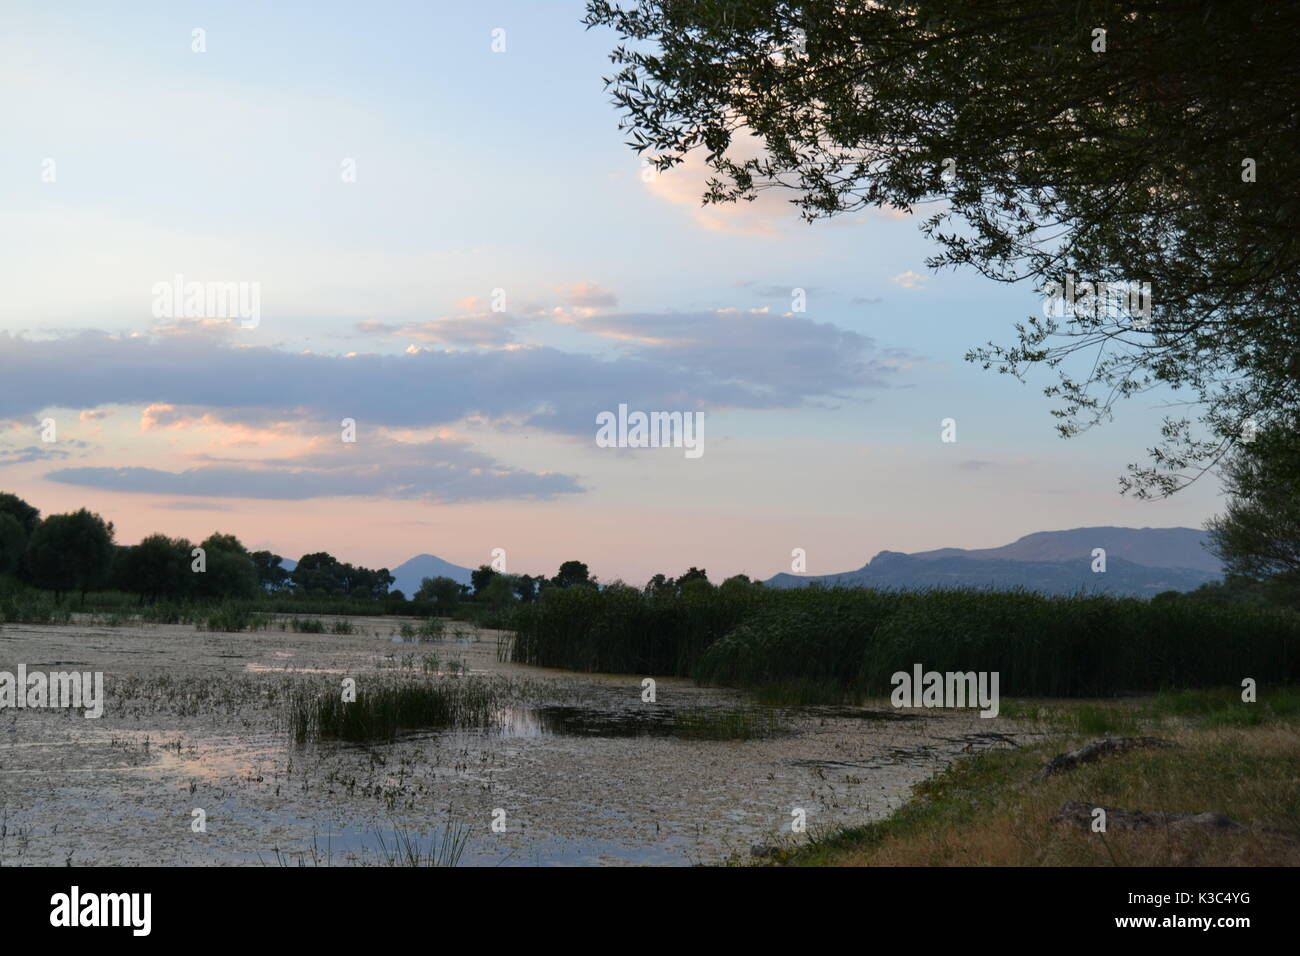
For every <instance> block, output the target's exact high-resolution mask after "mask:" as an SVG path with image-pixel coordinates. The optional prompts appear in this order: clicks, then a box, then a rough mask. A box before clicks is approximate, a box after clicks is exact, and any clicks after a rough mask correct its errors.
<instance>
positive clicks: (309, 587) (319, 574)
mask: <svg viewBox="0 0 1300 956" xmlns="http://www.w3.org/2000/svg"><path fill="white" fill-rule="evenodd" d="M343 576H344V570H343V565H342V564H340V563H339V560H338V558H336V557H334V556H333V555H332V554H328V553H327V552H325V551H315V552H313V553H311V554H304V555H303V556H302V557H301V558H299V559H298V566H297V567H295V568H294V569H293V570H292V571H291V572H289V577H290V579H291V580H292V581H293V587H294V590H296V591H300V592H302V593H303V594H341V593H342V592H343Z"/></svg>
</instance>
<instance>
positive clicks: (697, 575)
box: [677, 566, 709, 588]
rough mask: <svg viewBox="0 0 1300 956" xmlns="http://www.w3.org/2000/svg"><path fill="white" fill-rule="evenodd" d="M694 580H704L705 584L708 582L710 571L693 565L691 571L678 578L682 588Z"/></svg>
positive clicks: (679, 585) (678, 584) (678, 583)
mask: <svg viewBox="0 0 1300 956" xmlns="http://www.w3.org/2000/svg"><path fill="white" fill-rule="evenodd" d="M692 581H703V582H704V583H705V584H708V583H709V573H708V572H707V571H705V570H704V569H703V568H697V567H694V566H692V567H691V569H690V570H689V571H687V572H686V573H685V574H683V575H682V576H681V577H680V578H678V579H677V586H678V587H679V588H680V587H683V586H684V585H687V584H690V583H691V582H692Z"/></svg>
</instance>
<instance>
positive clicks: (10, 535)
mask: <svg viewBox="0 0 1300 956" xmlns="http://www.w3.org/2000/svg"><path fill="white" fill-rule="evenodd" d="M26 550H27V531H26V530H25V529H24V528H23V526H22V524H20V523H19V521H18V519H17V518H15V517H14V516H13V515H12V514H6V513H3V512H0V574H16V573H17V572H18V563H19V562H20V561H21V560H22V557H23V552H24V551H26Z"/></svg>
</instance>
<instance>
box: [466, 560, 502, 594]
mask: <svg viewBox="0 0 1300 956" xmlns="http://www.w3.org/2000/svg"><path fill="white" fill-rule="evenodd" d="M496 576H497V572H496V569H495V568H493V567H492V566H491V565H488V564H480V565H479V566H478V567H477V568H475V569H474V570H473V571H471V572H470V573H469V583H470V585H471V586H472V587H473V588H474V596H475V597H478V596H479V594H481V593H482V592H483V591H484V590H486V589H487V586H488V585H489V584H490V583H491V582H492V579H493V578H495V577H496Z"/></svg>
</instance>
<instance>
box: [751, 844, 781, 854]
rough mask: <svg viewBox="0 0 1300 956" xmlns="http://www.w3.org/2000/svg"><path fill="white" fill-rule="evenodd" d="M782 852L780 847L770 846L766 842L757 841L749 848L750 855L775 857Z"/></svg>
mask: <svg viewBox="0 0 1300 956" xmlns="http://www.w3.org/2000/svg"><path fill="white" fill-rule="evenodd" d="M780 852H781V848H780V847H775V846H770V845H768V844H765V843H755V844H754V845H753V846H751V847H750V848H749V855H750V856H763V857H774V856H776V855H777V854H778V853H780Z"/></svg>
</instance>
